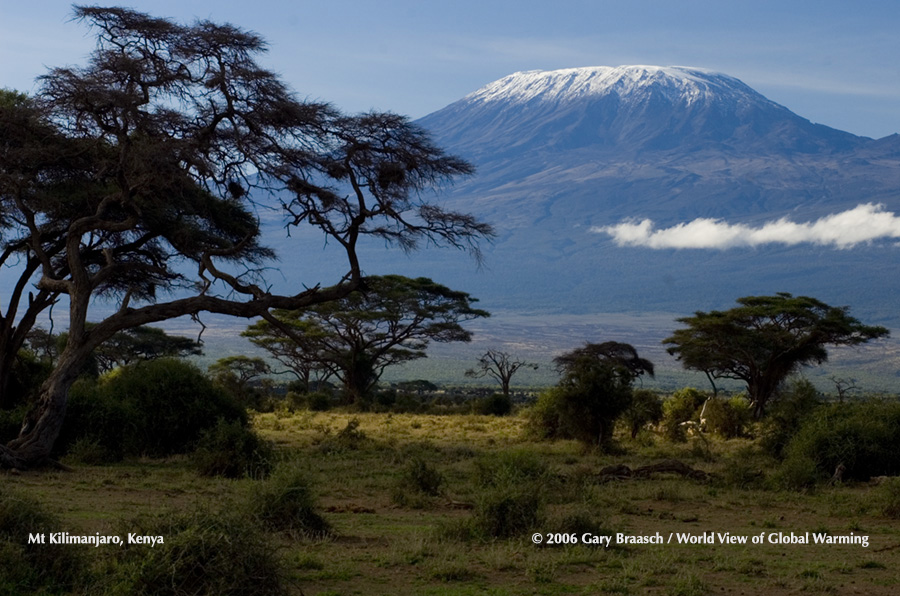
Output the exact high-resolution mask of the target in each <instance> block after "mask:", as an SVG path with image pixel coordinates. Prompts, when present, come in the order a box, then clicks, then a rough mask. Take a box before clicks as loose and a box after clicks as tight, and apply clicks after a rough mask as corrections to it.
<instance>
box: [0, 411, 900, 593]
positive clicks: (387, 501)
mask: <svg viewBox="0 0 900 596" xmlns="http://www.w3.org/2000/svg"><path fill="white" fill-rule="evenodd" d="M254 426H255V427H256V429H257V430H258V431H259V432H260V433H261V434H262V435H263V436H265V437H266V438H267V439H269V440H271V441H273V442H274V443H275V444H276V446H277V448H278V452H279V454H280V458H281V459H282V460H283V461H282V462H281V464H280V465H282V466H293V467H296V468H299V469H301V470H302V472H303V474H304V476H305V477H306V478H307V480H308V482H309V486H310V487H311V488H312V489H313V491H314V493H315V494H316V496H317V501H318V504H319V510H320V512H321V513H322V514H323V515H324V516H325V518H326V519H327V520H328V521H329V522H330V523H331V525H332V527H333V530H334V531H333V533H332V535H330V536H328V537H326V538H320V539H315V538H309V537H304V536H302V535H299V534H297V533H290V532H287V533H284V532H282V533H273V534H271V536H270V538H271V540H272V541H273V542H274V543H275V544H276V545H277V547H278V550H279V554H280V557H281V558H282V560H283V562H284V565H285V567H286V569H287V574H288V577H289V584H290V586H291V589H292V590H293V591H294V593H296V594H303V595H305V596H312V595H316V594H318V595H322V596H324V595H338V594H364V595H369V594H436V595H437V594H441V595H443V594H448V595H466V594H494V595H504V594H510V595H513V594H548V595H550V594H621V595H628V594H663V595H671V596H693V595H701V594H775V595H778V594H796V593H801V592H802V593H812V594H816V593H825V594H876V595H878V594H883V595H888V594H896V593H897V587H898V586H900V568H898V565H897V562H898V558H897V557H898V554H900V522H898V521H897V520H896V519H895V518H890V517H888V516H886V515H885V514H884V508H883V506H882V500H883V498H884V494H883V491H882V487H877V486H870V485H868V484H865V485H863V484H860V485H841V486H835V487H823V488H820V489H818V490H816V491H814V492H808V493H798V492H788V491H781V490H778V489H777V488H773V484H772V481H771V477H772V474H771V472H772V470H773V469H774V462H772V461H770V460H768V459H766V458H765V457H764V456H763V455H761V454H760V453H759V452H758V451H757V450H756V449H755V447H754V445H753V443H752V441H750V440H746V439H740V440H731V441H722V440H719V439H715V438H700V439H692V440H690V441H688V442H687V443H682V444H673V443H670V442H666V441H664V440H662V439H661V438H660V437H657V436H655V435H653V434H652V433H647V434H642V435H640V436H639V437H638V439H637V440H635V441H631V440H628V439H625V438H623V439H622V441H621V446H622V452H621V453H619V454H617V455H601V454H598V453H596V452H591V451H585V450H584V449H583V448H582V447H580V446H579V445H578V444H576V443H574V442H567V441H560V442H554V443H546V442H535V441H533V440H531V439H530V438H529V437H528V436H527V434H526V433H525V429H524V419H523V418H522V417H519V416H511V417H505V418H495V417H483V416H431V415H410V414H349V413H331V412H325V413H312V412H297V413H289V412H279V413H271V414H259V415H257V416H256V417H255V419H254ZM670 458H675V459H678V460H680V461H682V462H684V463H686V464H687V465H689V466H691V467H693V468H695V469H698V470H703V471H705V472H708V473H710V474H711V477H710V478H709V479H707V480H697V479H691V478H687V477H682V476H674V475H666V474H663V475H656V476H653V477H650V478H641V479H638V478H633V479H623V480H615V481H610V482H604V481H603V480H604V479H605V477H603V476H601V475H600V474H599V472H600V470H601V469H602V468H603V467H604V466H609V465H614V464H626V465H628V466H631V467H632V468H634V467H637V466H642V465H646V464H650V463H654V462H658V461H661V460H664V459H670ZM502 461H518V462H519V463H520V464H521V463H522V462H524V463H525V467H526V468H527V467H528V466H531V467H532V468H533V469H532V470H531V472H529V473H525V474H523V475H522V476H521V477H519V478H518V479H517V480H516V482H518V483H519V484H518V485H519V487H520V488H522V487H524V489H525V490H526V491H533V492H534V494H536V495H539V497H540V509H539V512H538V514H539V516H538V518H537V522H536V523H535V525H534V527H533V528H532V529H531V530H529V531H527V532H524V533H522V534H520V535H516V536H513V537H509V538H502V539H501V538H486V537H484V536H483V535H478V534H477V533H473V532H472V531H470V530H466V529H467V528H471V527H472V525H471V524H472V520H473V519H474V518H475V516H476V515H478V511H479V504H480V503H482V502H483V499H484V495H485V493H486V491H487V489H486V488H485V484H484V481H483V479H484V471H485V469H487V468H489V467H490V466H491V465H493V464H496V462H502ZM411 462H418V463H419V464H420V465H424V466H425V468H426V469H429V470H432V471H435V472H437V474H438V477H439V478H440V485H439V487H436V488H435V490H433V491H430V492H431V494H428V492H429V491H424V492H423V491H422V490H421V487H420V486H419V485H417V478H416V477H415V476H411V475H410V470H411V469H413V468H411V465H410V464H411ZM70 463H72V465H73V468H74V470H73V471H70V472H31V473H23V474H18V475H12V474H6V475H4V476H3V477H2V482H3V483H4V485H5V486H13V487H17V488H18V489H19V490H20V491H22V492H24V493H27V494H30V495H32V496H34V497H35V498H37V499H38V500H39V501H41V502H42V503H44V504H45V505H46V507H47V508H48V509H49V510H51V511H53V512H56V513H57V514H58V515H59V516H60V517H61V520H62V522H61V523H62V524H63V525H64V527H63V528H60V530H65V531H68V532H70V533H85V534H92V533H94V532H101V533H104V532H112V531H114V529H115V528H117V527H120V524H121V520H125V519H130V518H133V517H134V516H135V515H139V514H144V513H156V512H160V511H188V510H192V509H196V508H198V507H200V508H207V509H212V510H221V511H225V510H235V509H240V507H241V506H242V504H243V503H246V502H247V501H248V499H250V498H251V497H252V495H253V494H254V493H255V492H257V491H258V490H259V487H260V486H261V483H262V482H264V481H261V480H254V479H249V478H246V479H241V480H224V479H209V478H201V477H199V476H198V475H197V473H196V472H195V471H194V470H193V468H192V466H191V463H190V461H189V459H187V458H181V457H179V458H172V459H168V460H146V461H145V460H140V461H128V462H124V463H119V464H115V465H107V466H89V465H83V464H76V463H73V462H70ZM419 484H420V483H419ZM533 532H538V533H541V534H542V535H544V536H546V535H547V534H549V533H558V532H576V533H577V535H578V536H579V537H580V536H581V535H582V534H583V533H585V532H588V533H590V534H592V535H615V534H616V533H625V534H628V535H632V536H649V535H655V534H656V533H659V534H660V535H662V536H664V537H668V536H669V535H670V533H682V534H684V533H690V534H693V535H700V534H703V533H709V532H721V533H724V532H729V533H731V534H732V535H738V536H747V537H753V536H760V535H764V536H766V537H768V536H769V535H770V534H777V533H782V534H783V535H789V534H790V533H794V534H795V535H805V534H806V533H807V532H810V533H813V532H816V533H829V534H830V535H834V536H838V535H850V534H851V533H853V535H854V536H867V537H868V547H865V548H864V547H862V546H861V545H859V544H853V545H849V544H848V545H822V544H793V545H791V544H771V543H769V541H768V539H765V540H764V541H763V543H762V544H758V545H754V544H746V545H728V544H719V543H716V544H698V545H677V544H674V543H670V544H662V545H654V544H629V545H613V546H612V547H610V548H604V547H596V546H588V545H584V544H574V545H565V546H548V545H547V544H542V545H540V546H538V545H535V544H533V542H532V538H531V534H532V533H533ZM26 538H27V537H24V536H23V537H22V539H23V540H25V539H26ZM674 541H675V539H673V542H674ZM545 542H546V539H545ZM69 548H82V549H86V550H89V552H88V555H89V556H90V557H92V558H93V559H95V563H96V564H97V565H102V562H103V559H104V557H105V556H106V554H105V553H104V548H114V547H100V548H93V547H83V546H71V547H69ZM146 548H150V547H146ZM156 548H164V547H156Z"/></svg>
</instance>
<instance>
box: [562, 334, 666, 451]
mask: <svg viewBox="0 0 900 596" xmlns="http://www.w3.org/2000/svg"><path fill="white" fill-rule="evenodd" d="M554 362H555V363H556V366H557V368H558V369H559V371H560V373H561V374H562V378H561V379H560V381H559V384H558V385H557V386H556V387H555V388H554V390H553V392H552V394H551V399H552V404H553V410H554V412H553V415H554V416H555V418H556V419H555V420H554V421H553V424H554V425H556V427H557V428H558V429H560V430H561V431H562V432H563V433H564V434H565V435H568V436H572V437H573V438H576V439H578V440H580V441H582V442H583V443H585V444H588V445H590V444H595V445H598V446H600V448H606V447H607V446H608V445H609V444H610V443H611V442H612V438H613V430H614V428H615V422H616V419H617V418H618V417H619V416H621V415H622V413H623V412H625V410H626V409H627V408H628V406H629V405H630V404H631V401H632V389H631V387H632V384H633V383H634V381H635V379H637V378H638V377H640V376H641V375H643V374H649V375H653V363H651V362H650V361H649V360H646V359H644V358H641V357H640V356H638V353H637V350H635V349H634V347H633V346H631V345H629V344H626V343H620V342H614V341H610V342H604V343H600V344H591V343H588V344H585V345H584V346H583V347H581V348H576V349H574V350H572V351H570V352H566V353H565V354H562V355H561V356H558V357H557V358H555V359H554Z"/></svg>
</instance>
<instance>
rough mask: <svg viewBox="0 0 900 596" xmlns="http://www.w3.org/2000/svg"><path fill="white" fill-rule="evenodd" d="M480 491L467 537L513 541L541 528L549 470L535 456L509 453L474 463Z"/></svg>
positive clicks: (516, 452) (526, 452)
mask: <svg viewBox="0 0 900 596" xmlns="http://www.w3.org/2000/svg"><path fill="white" fill-rule="evenodd" d="M475 470H476V479H477V482H478V484H479V485H480V486H481V491H480V493H479V494H478V496H477V497H476V501H475V510H474V512H473V516H472V519H471V520H470V526H469V528H468V533H469V534H470V535H474V536H477V537H480V538H510V537H513V536H518V535H520V534H523V533H525V532H528V531H529V530H531V529H533V528H536V527H538V526H539V525H540V522H541V520H542V519H543V508H544V492H545V490H544V489H545V485H546V484H547V481H548V473H547V466H546V465H545V464H544V463H543V462H542V461H541V460H540V459H539V458H538V456H537V455H536V454H534V453H531V452H528V451H510V452H503V453H498V454H496V455H490V456H486V457H482V458H481V459H479V460H477V461H476V462H475Z"/></svg>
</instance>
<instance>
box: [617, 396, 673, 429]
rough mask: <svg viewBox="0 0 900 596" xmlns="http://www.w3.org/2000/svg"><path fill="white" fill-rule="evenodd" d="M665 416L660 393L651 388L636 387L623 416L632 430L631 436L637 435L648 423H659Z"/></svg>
mask: <svg viewBox="0 0 900 596" xmlns="http://www.w3.org/2000/svg"><path fill="white" fill-rule="evenodd" d="M662 417H663V405H662V400H661V399H660V398H659V395H657V394H656V393H654V392H653V391H650V390H649V389H635V390H634V392H633V393H632V397H631V404H629V406H628V407H627V408H626V409H625V412H624V413H623V415H622V418H623V419H624V420H625V423H626V424H627V425H628V428H629V430H630V431H631V438H632V439H633V438H635V437H637V435H638V433H639V432H640V430H641V429H642V428H644V427H645V426H647V425H648V424H659V422H660V420H662Z"/></svg>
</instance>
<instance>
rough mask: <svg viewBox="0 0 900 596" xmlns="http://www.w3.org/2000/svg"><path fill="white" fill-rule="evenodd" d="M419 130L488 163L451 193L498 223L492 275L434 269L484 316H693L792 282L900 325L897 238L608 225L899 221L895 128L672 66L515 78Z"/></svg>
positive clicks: (460, 205) (792, 288)
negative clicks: (874, 133)
mask: <svg viewBox="0 0 900 596" xmlns="http://www.w3.org/2000/svg"><path fill="white" fill-rule="evenodd" d="M418 123H419V124H420V125H422V126H423V127H424V128H426V129H428V130H430V131H431V132H432V133H433V135H434V137H435V140H436V142H437V143H438V144H439V145H441V146H442V147H444V148H446V149H447V150H448V151H450V152H452V153H454V154H457V155H460V156H461V157H463V158H465V159H468V160H470V161H472V162H473V163H474V165H475V167H476V169H477V172H476V175H475V176H473V177H471V178H469V179H467V180H465V181H463V182H462V183H461V184H458V185H457V186H456V187H455V188H454V189H453V191H452V193H451V194H450V195H449V196H448V199H447V200H448V201H450V202H452V204H453V207H454V208H455V209H460V210H462V211H467V212H472V213H474V214H476V215H477V216H479V217H481V218H483V219H486V220H487V221H490V222H492V223H494V224H495V226H496V228H497V230H498V238H497V240H496V242H495V244H494V245H493V246H492V247H490V248H489V249H488V250H487V251H486V252H487V261H486V263H487V264H486V266H487V267H488V269H489V270H490V271H491V274H490V276H488V277H479V276H473V275H472V272H471V271H470V270H466V269H465V268H464V267H463V268H457V267H454V266H453V265H445V264H444V263H443V262H442V263H440V264H439V263H434V265H433V267H432V270H441V271H442V272H446V273H442V276H441V278H440V279H441V281H442V283H448V284H450V285H451V286H454V287H455V286H456V285H459V286H460V287H464V288H465V289H466V290H467V291H471V292H472V293H474V294H475V295H477V296H479V298H481V299H482V301H483V303H484V304H485V305H490V306H488V308H491V307H494V308H496V307H500V308H509V309H513V310H516V311H519V312H521V311H530V312H540V311H542V310H549V311H556V312H563V313H571V312H583V313H589V312H617V311H618V312H621V311H648V310H656V311H667V312H680V313H689V312H692V311H694V310H696V309H698V308H700V309H710V308H714V309H719V308H729V307H730V306H731V305H732V304H733V303H734V300H735V299H736V298H738V297H740V296H747V295H754V294H771V293H774V292H779V291H786V292H792V293H794V294H797V295H812V296H816V297H819V298H821V299H823V300H825V301H826V302H829V303H833V304H848V305H853V306H854V310H855V312H859V313H860V314H861V315H875V316H876V317H881V319H880V320H881V321H884V322H887V321H893V322H896V321H900V317H898V316H897V314H896V306H895V304H893V302H895V299H894V298H893V297H894V296H896V294H897V293H898V292H900V277H897V276H886V275H885V271H886V270H888V269H892V268H895V267H896V265H897V264H900V249H898V248H897V247H895V246H893V245H892V244H891V242H887V241H885V242H876V243H871V244H861V245H857V246H856V247H855V248H852V249H847V250H838V249H834V248H825V247H822V246H821V245H816V244H815V243H805V244H797V245H795V246H786V245H784V244H777V243H776V244H768V245H761V246H755V247H754V248H752V249H746V248H745V249H739V248H731V249H727V250H697V249H685V250H675V249H664V250H663V249H659V250H654V249H650V248H647V247H644V246H635V245H629V246H619V245H617V244H616V243H615V242H613V240H612V238H611V237H610V235H608V234H605V233H598V232H597V231H598V230H608V229H610V227H611V226H612V227H614V226H617V225H619V224H621V223H623V222H629V221H630V222H635V223H637V222H642V221H651V220H652V222H653V225H655V226H656V229H660V228H674V229H679V226H684V225H685V224H687V223H689V222H692V221H695V220H698V219H700V218H704V219H701V221H706V220H716V221H719V222H721V223H727V224H729V225H739V226H745V227H746V228H747V229H756V228H757V227H758V226H760V225H763V224H765V223H766V222H770V221H789V222H797V223H798V224H802V223H804V222H806V223H808V222H813V221H818V220H819V219H821V218H825V219H823V220H822V221H823V222H825V223H823V224H821V225H822V226H826V225H830V224H828V222H830V221H833V219H828V218H829V217H830V216H832V215H834V214H840V213H858V212H861V211H865V210H866V209H857V207H859V206H865V205H869V207H868V208H867V209H868V211H872V212H874V211H877V209H875V208H874V207H872V206H873V205H882V206H883V209H884V211H885V212H893V213H900V136H898V135H892V136H889V137H885V138H883V139H880V140H872V139H869V138H866V137H862V136H857V135H853V134H851V133H848V132H843V131H840V130H836V129H833V128H829V127H828V126H824V125H821V124H814V123H812V122H810V121H809V120H807V119H805V118H803V117H802V116H800V115H797V114H794V113H793V112H791V111H790V110H789V109H788V108H786V107H784V106H782V105H779V104H777V103H775V102H773V101H771V100H769V99H767V98H766V97H764V96H763V95H762V94H760V93H758V92H756V91H754V90H753V89H752V88H750V87H749V86H747V85H746V84H744V83H742V82H741V81H739V80H738V79H736V78H734V77H731V76H728V75H725V74H720V73H715V72H711V71H708V70H702V69H698V68H686V67H674V66H673V67H658V66H619V67H614V68H611V67H590V68H569V69H564V70H554V71H526V72H518V73H515V74H511V75H509V76H506V77H503V78H502V79H499V80H497V81H494V82H492V83H489V84H488V85H485V86H484V87H482V88H481V89H478V90H476V91H474V92H473V93H471V94H469V95H467V96H465V97H463V98H462V99H460V100H458V101H456V102H454V103H452V104H450V105H448V106H447V107H445V108H443V109H441V110H438V111H437V112H434V113H432V114H429V115H428V116H426V117H424V118H422V119H420V120H419V121H418ZM884 217H889V214H887V215H884ZM869 223H871V222H863V221H860V222H858V224H857V225H859V226H866V225H869ZM690 229H691V230H696V229H698V228H690ZM710 244H712V243H710ZM476 284H477V285H476ZM875 288H877V289H878V291H873V289H875ZM876 320H878V319H877V318H876Z"/></svg>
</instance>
